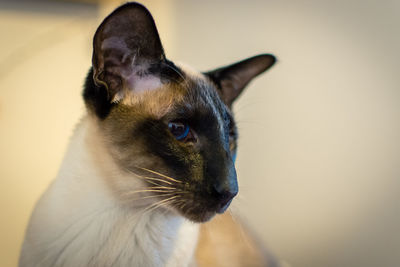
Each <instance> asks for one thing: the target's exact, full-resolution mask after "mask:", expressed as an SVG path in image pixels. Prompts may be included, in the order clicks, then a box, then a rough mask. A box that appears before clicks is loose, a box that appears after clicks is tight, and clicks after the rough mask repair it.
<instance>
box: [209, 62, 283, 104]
mask: <svg viewBox="0 0 400 267" xmlns="http://www.w3.org/2000/svg"><path fill="white" fill-rule="evenodd" d="M275 62H276V58H275V57H274V56H273V55H270V54H262V55H258V56H254V57H251V58H248V59H245V60H243V61H240V62H237V63H235V64H232V65H229V66H226V67H222V68H219V69H216V70H213V71H210V72H207V73H205V75H206V76H208V77H209V78H210V79H211V80H212V81H213V82H214V83H215V84H216V85H217V87H218V91H219V94H220V96H221V98H222V100H223V101H224V103H225V104H226V105H227V106H228V107H231V106H232V103H233V102H234V101H235V100H236V98H237V97H238V96H239V95H240V94H241V93H242V91H243V89H244V88H245V87H246V86H247V85H248V84H249V82H250V81H251V80H252V79H253V78H254V77H256V76H257V75H259V74H261V73H263V72H264V71H266V70H267V69H269V68H270V67H271V66H272V65H274V63H275Z"/></svg>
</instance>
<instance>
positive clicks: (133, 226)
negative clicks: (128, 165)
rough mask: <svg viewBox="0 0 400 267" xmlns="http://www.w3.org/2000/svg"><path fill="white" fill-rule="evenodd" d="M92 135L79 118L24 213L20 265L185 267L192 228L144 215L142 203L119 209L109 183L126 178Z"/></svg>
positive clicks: (157, 212) (160, 213) (175, 218)
mask: <svg viewBox="0 0 400 267" xmlns="http://www.w3.org/2000/svg"><path fill="white" fill-rule="evenodd" d="M97 131H98V129H97V128H96V127H95V125H94V124H93V122H92V121H91V120H90V119H89V118H87V117H86V118H84V119H83V120H82V121H81V123H80V124H79V125H78V127H77V129H76V130H75V133H74V135H73V137H72V139H71V142H70V145H69V148H68V151H67V153H66V155H65V158H64V160H63V163H62V166H61V168H60V171H59V174H58V176H57V178H56V179H55V181H54V182H53V183H52V184H51V186H50V187H49V189H48V190H47V191H46V193H45V194H44V195H43V196H42V198H41V199H40V201H39V203H38V205H37V207H36V209H35V211H34V213H33V215H32V220H31V224H30V226H29V227H28V230H27V240H26V242H25V244H24V247H23V250H25V251H26V252H27V253H23V254H25V255H26V257H25V259H21V266H35V264H33V263H34V262H36V263H37V264H38V265H40V266H56V265H58V264H61V265H63V264H65V266H111V265H116V266H187V265H189V263H190V262H191V258H192V256H193V253H194V249H195V246H196V243H197V235H198V225H197V224H194V223H192V222H189V221H187V220H186V219H184V218H183V217H181V216H179V215H177V214H175V213H173V212H171V211H167V210H165V209H153V210H151V209H150V210H146V207H145V206H144V204H145V203H143V202H138V203H131V204H130V205H126V204H121V203H119V202H118V198H117V197H116V195H115V192H113V190H112V188H110V183H109V179H112V178H113V177H115V176H118V175H128V174H126V173H124V172H123V171H121V170H120V169H119V168H118V166H116V164H115V163H113V160H112V159H110V156H109V155H108V153H107V151H106V148H105V146H104V144H103V142H101V138H100V137H99V135H98V134H97ZM130 178H131V179H134V177H130ZM137 180H138V181H137V186H138V187H139V188H140V186H142V184H141V183H142V182H141V181H140V179H137ZM39 239H40V240H39ZM37 244H41V245H40V246H37ZM24 263H26V264H25V265H24Z"/></svg>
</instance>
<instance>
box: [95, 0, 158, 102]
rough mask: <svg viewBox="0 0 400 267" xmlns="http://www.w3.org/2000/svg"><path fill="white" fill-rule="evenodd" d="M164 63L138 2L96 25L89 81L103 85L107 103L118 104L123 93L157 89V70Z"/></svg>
mask: <svg viewBox="0 0 400 267" xmlns="http://www.w3.org/2000/svg"><path fill="white" fill-rule="evenodd" d="M163 61H165V54H164V50H163V47H162V45H161V41H160V37H159V35H158V32H157V28H156V25H155V23H154V20H153V18H152V16H151V14H150V12H149V11H148V10H147V9H146V8H145V7H144V6H142V5H140V4H138V3H128V4H125V5H122V6H121V7H119V8H117V9H116V10H115V11H114V12H113V13H111V14H110V15H109V16H108V17H107V18H106V19H104V21H103V22H102V23H101V24H100V26H99V28H98V29H97V31H96V34H95V36H94V40H93V58H92V63H93V79H94V82H95V84H96V85H97V86H101V85H103V86H105V88H106V89H107V91H108V100H110V101H113V102H115V101H118V100H119V99H120V98H122V97H123V93H124V90H126V89H129V90H133V91H134V92H140V91H145V90H152V89H155V88H158V87H160V86H161V80H160V76H159V75H158V74H157V71H156V69H157V67H155V66H159V65H160V63H161V62H163Z"/></svg>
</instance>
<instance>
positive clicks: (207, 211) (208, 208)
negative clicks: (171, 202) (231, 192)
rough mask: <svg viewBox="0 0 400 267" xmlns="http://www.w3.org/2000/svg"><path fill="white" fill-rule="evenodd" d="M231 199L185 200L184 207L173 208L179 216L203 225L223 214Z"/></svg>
mask: <svg viewBox="0 0 400 267" xmlns="http://www.w3.org/2000/svg"><path fill="white" fill-rule="evenodd" d="M232 199H233V197H232V198H230V199H224V200H219V201H215V200H214V201H212V200H209V199H205V200H204V199H203V200H202V201H201V200H195V199H193V200H187V201H186V205H181V206H175V207H173V208H174V209H175V210H176V211H177V212H178V213H179V214H181V215H182V216H184V217H185V218H187V219H189V220H191V221H193V222H197V223H204V222H207V221H209V220H211V219H212V218H213V217H214V216H215V215H216V214H222V213H224V212H225V211H226V210H227V209H228V208H229V206H230V204H231V202H232Z"/></svg>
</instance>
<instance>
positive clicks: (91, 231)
mask: <svg viewBox="0 0 400 267" xmlns="http://www.w3.org/2000/svg"><path fill="white" fill-rule="evenodd" d="M274 62H275V58H274V56H272V55H269V54H262V55H258V56H254V57H251V58H248V59H245V60H243V61H240V62H238V63H235V64H232V65H229V66H226V67H222V68H219V69H216V70H213V71H209V72H205V73H200V72H196V71H194V70H191V69H189V68H188V67H184V66H183V65H178V64H175V63H173V62H172V61H170V60H168V59H167V58H166V56H165V54H164V50H163V47H162V45H161V41H160V37H159V35H158V32H157V29H156V26H155V23H154V20H153V18H152V16H151V14H150V13H149V11H148V10H147V9H146V8H145V7H143V6H142V5H140V4H138V3H127V4H125V5H122V6H121V7H119V8H117V9H116V10H115V11H114V12H112V13H111V14H110V15H109V16H108V17H107V18H106V19H105V20H104V21H103V22H102V23H101V25H100V26H99V28H98V29H97V31H96V33H95V35H94V40H93V58H92V67H91V69H90V71H89V74H88V76H87V79H86V83H85V86H84V91H83V99H84V101H85V104H86V108H87V114H86V115H85V117H84V118H83V119H82V121H81V122H80V123H79V125H78V126H77V128H76V130H75V132H74V135H73V137H72V139H71V141H70V144H69V147H68V149H67V152H66V155H65V158H64V160H63V163H62V165H61V168H60V170H59V173H58V175H57V177H56V179H55V180H54V181H53V182H52V184H51V185H50V186H49V188H48V189H47V191H46V192H45V193H44V195H43V196H42V197H41V199H40V200H39V202H38V203H37V205H36V207H35V209H34V212H33V214H32V216H31V219H30V222H29V225H28V228H27V231H26V236H25V241H24V244H23V247H22V253H21V256H20V262H19V266H20V267H33V266H36V267H53V266H70V267H80V266H93V267H103V266H104V267H105V266H124V267H125V266H141V267H143V266H145V267H146V266H266V265H267V261H266V260H265V259H264V254H263V252H262V250H260V249H259V248H258V247H257V245H256V243H255V242H254V241H253V239H251V238H250V237H249V236H248V235H247V234H246V233H243V231H242V230H240V226H238V225H237V224H236V223H234V221H233V220H232V217H231V216H230V215H229V214H224V215H221V214H222V213H224V212H225V211H226V209H227V208H228V206H229V204H230V203H231V201H232V199H233V198H234V197H235V196H236V195H237V193H238V184H237V179H236V171H235V165H234V159H235V154H236V141H237V137H238V135H237V129H236V126H235V120H234V118H233V114H232V110H231V107H232V103H233V102H234V101H235V100H236V99H237V97H238V96H239V95H240V94H241V92H242V90H243V89H244V88H245V86H246V85H247V84H248V83H249V82H250V81H251V80H252V79H253V78H254V77H255V76H257V75H259V74H260V73H262V72H264V71H265V70H267V69H268V68H269V67H271V66H272V65H273V64H274ZM214 216H217V217H219V218H216V219H215V220H212V221H211V222H209V223H205V222H207V221H209V220H211V219H212V218H213V217H214ZM202 223H205V224H202ZM244 239H246V240H247V241H246V242H244Z"/></svg>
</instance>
